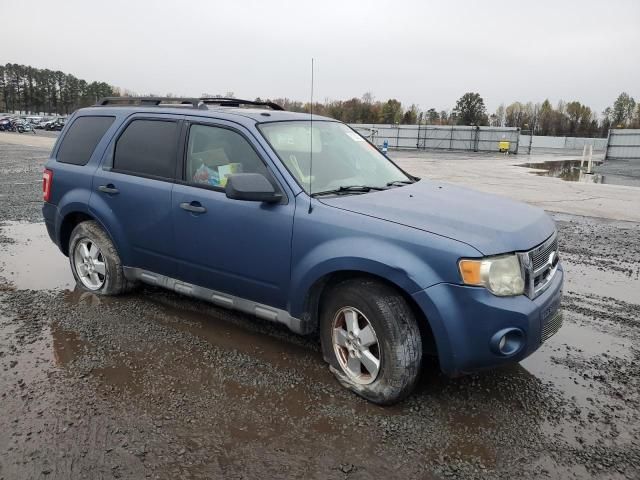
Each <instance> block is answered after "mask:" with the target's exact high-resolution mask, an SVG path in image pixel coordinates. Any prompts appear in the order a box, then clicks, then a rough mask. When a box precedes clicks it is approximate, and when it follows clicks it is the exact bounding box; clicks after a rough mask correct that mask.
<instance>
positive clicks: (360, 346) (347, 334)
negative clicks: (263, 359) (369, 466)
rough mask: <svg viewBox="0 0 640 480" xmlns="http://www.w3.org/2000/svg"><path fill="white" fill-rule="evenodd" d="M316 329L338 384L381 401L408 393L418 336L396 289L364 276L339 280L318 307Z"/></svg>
mask: <svg viewBox="0 0 640 480" xmlns="http://www.w3.org/2000/svg"><path fill="white" fill-rule="evenodd" d="M320 328H321V340H322V348H323V353H324V357H325V359H326V360H327V361H328V362H329V364H330V366H331V371H332V372H333V374H334V375H335V376H336V378H337V379H338V381H339V382H340V383H341V384H342V385H343V386H345V387H346V388H348V389H349V390H351V391H353V392H355V393H356V394H358V395H360V396H361V397H364V398H366V399H367V400H370V401H372V402H374V403H378V404H381V405H389V404H392V403H396V402H398V401H399V400H402V399H403V398H405V397H406V396H407V395H409V394H410V393H411V392H412V390H413V388H414V386H415V384H416V382H417V380H418V375H419V372H420V362H421V359H422V339H421V337H420V330H419V328H418V324H417V322H416V319H415V316H414V314H413V312H412V310H411V308H410V306H409V305H408V303H407V301H406V300H405V299H404V297H403V296H402V295H401V294H400V293H399V292H398V291H397V290H395V289H394V288H392V287H390V286H388V285H385V284H383V283H380V282H377V281H372V280H367V279H351V280H346V281H343V282H341V283H339V284H337V285H335V286H334V287H332V289H331V291H330V292H329V293H328V297H327V299H326V302H324V305H322V311H321V318H320Z"/></svg>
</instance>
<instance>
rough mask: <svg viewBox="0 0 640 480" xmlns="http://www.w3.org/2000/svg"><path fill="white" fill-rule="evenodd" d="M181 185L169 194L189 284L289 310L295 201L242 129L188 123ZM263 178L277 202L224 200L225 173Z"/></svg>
mask: <svg viewBox="0 0 640 480" xmlns="http://www.w3.org/2000/svg"><path fill="white" fill-rule="evenodd" d="M185 130H186V133H187V135H185V137H186V140H185V154H184V168H183V172H182V177H183V178H182V181H179V182H177V183H176V186H175V187H174V190H173V200H172V213H173V218H174V224H175V236H176V237H175V238H176V256H177V258H178V260H179V263H180V265H179V275H180V278H181V279H182V280H184V281H186V282H189V283H193V284H196V285H200V286H203V287H206V288H209V289H212V290H216V291H220V292H225V293H228V294H231V295H234V296H237V297H240V298H244V299H248V300H252V301H254V302H258V303H262V304H266V305H270V306H273V307H276V308H281V309H284V308H286V297H287V295H286V294H287V291H288V287H289V277H290V262H291V235H292V230H293V216H294V211H295V202H293V201H290V200H289V199H288V197H290V198H291V199H292V198H293V196H292V195H291V192H289V191H287V190H285V186H286V185H285V183H284V182H283V181H282V179H281V178H280V177H278V176H277V175H279V174H274V172H273V171H272V170H271V169H270V167H269V166H268V165H269V164H268V162H265V160H264V158H265V157H266V155H265V153H264V151H263V150H262V149H261V148H260V146H259V145H258V144H257V142H256V141H255V138H252V136H251V133H250V132H249V131H248V130H246V129H245V128H244V127H241V126H240V125H236V124H234V123H232V122H224V121H222V120H220V121H216V123H206V122H204V123H203V122H200V123H195V121H194V122H193V123H186V124H185ZM234 172H237V173H261V174H263V175H265V176H266V177H267V178H268V179H269V180H270V181H271V182H272V183H273V184H274V186H275V187H276V188H277V189H278V190H279V191H281V192H283V194H284V195H283V196H284V200H283V202H282V203H279V204H266V203H261V202H250V201H242V200H231V199H229V198H227V197H226V195H225V191H224V185H225V183H226V179H225V175H227V174H229V173H234Z"/></svg>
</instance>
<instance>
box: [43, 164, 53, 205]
mask: <svg viewBox="0 0 640 480" xmlns="http://www.w3.org/2000/svg"><path fill="white" fill-rule="evenodd" d="M52 183H53V172H52V171H51V170H49V169H48V168H45V170H44V173H43V174H42V198H43V199H44V201H45V202H48V201H49V199H50V198H51V184H52Z"/></svg>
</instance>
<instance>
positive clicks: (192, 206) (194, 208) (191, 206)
mask: <svg viewBox="0 0 640 480" xmlns="http://www.w3.org/2000/svg"><path fill="white" fill-rule="evenodd" d="M180 208H181V209H183V210H186V211H187V212H192V213H204V212H206V211H207V209H206V208H204V207H203V206H202V205H200V202H191V203H187V202H183V203H181V204H180Z"/></svg>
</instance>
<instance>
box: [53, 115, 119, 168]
mask: <svg viewBox="0 0 640 480" xmlns="http://www.w3.org/2000/svg"><path fill="white" fill-rule="evenodd" d="M114 120H115V117H78V118H76V119H75V121H74V122H73V124H72V125H71V127H70V128H69V131H68V132H67V133H66V134H65V136H64V138H63V139H62V144H61V145H60V149H59V150H58V155H57V157H56V160H57V161H58V162H61V163H70V164H72V165H86V164H87V162H89V159H90V158H91V155H93V151H94V150H95V148H96V145H98V142H100V140H101V139H102V137H103V136H104V134H105V133H106V132H107V130H109V127H110V126H111V124H112V123H113V121H114Z"/></svg>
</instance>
